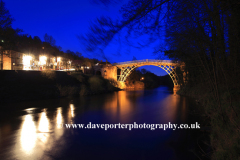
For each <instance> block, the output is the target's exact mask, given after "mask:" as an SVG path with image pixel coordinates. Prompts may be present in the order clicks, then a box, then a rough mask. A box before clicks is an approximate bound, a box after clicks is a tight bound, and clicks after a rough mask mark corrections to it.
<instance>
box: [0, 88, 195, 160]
mask: <svg viewBox="0 0 240 160" xmlns="http://www.w3.org/2000/svg"><path fill="white" fill-rule="evenodd" d="M190 105H194V103H193V102H192V101H191V100H190V99H188V98H186V97H183V96H179V95H174V94H172V93H171V90H169V88H167V87H159V88H156V89H153V90H139V91H118V92H114V93H109V94H103V95H93V96H84V97H80V98H74V99H69V98H67V99H60V100H56V99H55V100H42V101H31V102H21V103H15V104H13V103H12V104H8V105H7V107H12V108H26V109H23V110H20V109H18V110H16V109H14V110H15V111H14V110H13V111H11V110H10V111H9V110H7V111H2V113H1V121H0V122H1V123H0V159H23V160H26V159H114V160H116V159H169V160H175V159H184V160H186V159H195V158H196V157H195V156H194V154H193V153H192V152H191V150H192V145H193V144H192V138H191V137H193V136H192V135H191V130H193V129H176V130H174V129H166V130H164V129H162V128H158V129H155V130H151V128H147V126H146V128H145V129H144V128H141V129H140V128H138V129H137V128H135V129H134V128H133V129H131V130H129V128H125V127H124V128H121V127H120V128H116V129H114V128H112V129H111V128H109V129H107V130H105V128H101V127H99V128H97V127H96V126H95V129H93V128H92V129H87V128H84V129H80V128H67V127H66V124H84V125H85V126H87V125H89V124H90V122H91V124H99V125H100V126H101V124H109V125H110V124H119V123H120V124H134V123H135V124H142V126H143V125H144V123H145V124H169V122H170V123H171V124H178V125H180V124H184V123H190V121H189V118H188V117H189V116H188V115H189V114H188V108H189V106H190ZM5 107H6V106H5ZM191 123H195V122H191ZM115 126H116V125H115ZM139 127H140V126H139ZM148 127H149V126H148Z"/></svg>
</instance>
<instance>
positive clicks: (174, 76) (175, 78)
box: [118, 65, 179, 85]
mask: <svg viewBox="0 0 240 160" xmlns="http://www.w3.org/2000/svg"><path fill="white" fill-rule="evenodd" d="M142 66H146V65H138V66H132V67H127V68H124V69H122V72H124V73H122V75H121V76H120V77H119V79H118V81H123V82H126V80H127V77H128V76H129V75H130V74H131V73H132V72H133V71H134V70H135V69H137V68H139V67H142ZM152 66H157V67H159V68H161V69H163V70H164V71H165V72H166V73H167V74H168V75H169V76H170V77H171V79H172V81H173V84H174V85H179V82H178V80H179V78H178V76H177V74H176V71H175V70H176V67H175V66H171V65H152Z"/></svg>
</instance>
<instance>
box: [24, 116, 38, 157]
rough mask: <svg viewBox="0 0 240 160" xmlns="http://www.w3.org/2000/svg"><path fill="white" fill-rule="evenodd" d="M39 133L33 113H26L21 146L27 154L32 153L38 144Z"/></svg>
mask: <svg viewBox="0 0 240 160" xmlns="http://www.w3.org/2000/svg"><path fill="white" fill-rule="evenodd" d="M36 139H37V133H36V126H35V124H34V121H33V117H32V115H26V116H25V118H24V121H23V125H22V129H21V138H20V141H21V146H22V149H23V151H25V153H27V154H31V153H32V149H33V148H34V147H35V145H36Z"/></svg>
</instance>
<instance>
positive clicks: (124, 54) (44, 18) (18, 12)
mask: <svg viewBox="0 0 240 160" xmlns="http://www.w3.org/2000/svg"><path fill="white" fill-rule="evenodd" d="M4 2H5V4H6V8H7V9H8V10H9V12H10V14H11V15H12V17H13V18H14V19H15V21H14V22H13V24H12V27H13V28H14V29H16V28H19V29H22V30H23V31H24V32H23V33H24V34H29V35H31V36H32V37H33V36H38V37H39V38H40V39H41V40H42V41H43V40H44V39H43V37H44V34H45V33H47V34H48V35H51V36H53V38H54V39H55V40H56V45H57V46H61V47H62V50H63V51H66V50H68V49H69V50H71V51H74V52H76V51H79V52H81V53H82V54H83V56H84V57H89V58H97V59H99V60H101V59H102V58H101V57H96V54H94V53H87V52H86V51H84V50H83V45H84V44H82V43H80V40H79V39H78V38H77V36H78V35H81V34H84V33H87V32H88V28H89V26H90V24H91V22H92V21H94V20H95V19H96V18H97V17H100V16H110V17H111V18H113V19H120V18H121V15H120V13H119V9H120V8H121V6H122V5H123V4H124V3H126V2H127V1H123V2H122V3H119V4H113V5H110V6H104V5H102V4H101V5H97V4H93V3H90V1H84V0H41V1H39V0H4ZM133 41H134V40H133ZM104 52H105V55H106V57H107V59H108V60H109V61H110V62H111V63H114V62H124V61H131V60H132V59H133V56H135V57H136V58H137V60H141V59H155V58H157V56H156V55H153V46H149V47H145V48H141V49H137V48H134V47H130V46H125V45H124V44H121V45H119V43H117V41H115V42H113V43H112V44H110V45H109V46H108V47H107V48H106V49H105V50H104ZM164 59H167V58H166V57H165V58H164ZM141 68H142V67H141ZM141 68H140V69H141ZM144 68H146V69H147V70H149V71H151V72H153V73H155V74H157V75H166V74H167V73H166V72H165V71H164V70H162V69H161V68H158V67H155V66H145V67H144Z"/></svg>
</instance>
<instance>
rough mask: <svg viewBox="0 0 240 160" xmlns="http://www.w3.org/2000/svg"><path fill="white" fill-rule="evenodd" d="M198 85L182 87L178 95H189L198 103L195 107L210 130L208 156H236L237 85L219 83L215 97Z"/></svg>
mask: <svg viewBox="0 0 240 160" xmlns="http://www.w3.org/2000/svg"><path fill="white" fill-rule="evenodd" d="M202 88H203V87H202V86H201V85H199V84H198V85H197V84H196V85H195V86H186V87H185V88H182V89H181V90H179V92H178V93H179V94H180V95H187V96H189V97H192V98H194V99H195V100H196V102H197V103H199V107H198V108H196V110H203V112H202V119H204V120H205V121H206V122H207V128H208V130H209V131H210V134H209V139H210V140H209V145H210V146H211V148H212V153H211V159H238V157H239V155H240V154H239V150H240V146H239V141H240V133H239V132H240V130H239V128H240V126H239V124H240V117H239V116H238V115H239V114H240V108H239V104H240V96H239V91H238V89H237V88H233V87H232V88H227V89H226V88H224V87H223V86H220V85H219V92H218V95H219V96H218V97H219V99H216V98H215V94H214V92H213V91H211V90H203V89H202Z"/></svg>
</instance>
